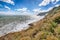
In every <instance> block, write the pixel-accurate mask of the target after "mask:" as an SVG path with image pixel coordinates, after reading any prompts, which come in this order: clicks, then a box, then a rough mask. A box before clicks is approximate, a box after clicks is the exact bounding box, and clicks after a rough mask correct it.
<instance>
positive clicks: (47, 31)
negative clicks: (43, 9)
mask: <svg viewBox="0 0 60 40" xmlns="http://www.w3.org/2000/svg"><path fill="white" fill-rule="evenodd" d="M29 26H30V27H29V28H28V29H27V30H22V31H20V32H15V33H9V34H7V35H5V36H2V37H0V40H60V7H57V8H54V9H52V10H51V11H49V12H48V15H47V16H45V18H43V19H41V20H40V21H37V22H34V23H31V24H29Z"/></svg>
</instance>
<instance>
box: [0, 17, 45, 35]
mask: <svg viewBox="0 0 60 40" xmlns="http://www.w3.org/2000/svg"><path fill="white" fill-rule="evenodd" d="M32 17H33V16H32ZM42 18H44V16H34V17H33V19H29V20H26V21H24V22H21V23H19V22H17V21H14V22H11V23H9V24H6V25H4V26H3V27H2V28H0V36H3V35H6V34H8V33H12V32H18V31H21V30H25V29H27V28H29V25H28V24H30V23H32V22H35V21H38V20H40V19H42Z"/></svg>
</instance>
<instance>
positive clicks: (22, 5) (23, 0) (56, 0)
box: [0, 0, 60, 15]
mask: <svg viewBox="0 0 60 40" xmlns="http://www.w3.org/2000/svg"><path fill="white" fill-rule="evenodd" d="M59 5H60V0H0V15H2V14H3V15H21V14H23V15H24V14H25V15H27V14H33V15H37V14H38V13H40V12H46V11H49V10H51V9H52V8H53V7H57V6H59Z"/></svg>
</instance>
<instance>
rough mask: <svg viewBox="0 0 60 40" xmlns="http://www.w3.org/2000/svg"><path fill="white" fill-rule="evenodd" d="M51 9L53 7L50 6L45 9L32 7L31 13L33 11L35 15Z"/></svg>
mask: <svg viewBox="0 0 60 40" xmlns="http://www.w3.org/2000/svg"><path fill="white" fill-rule="evenodd" d="M52 9H53V7H50V8H48V9H47V10H41V8H37V9H33V13H34V14H35V15H37V14H39V13H42V12H48V11H50V10H52Z"/></svg>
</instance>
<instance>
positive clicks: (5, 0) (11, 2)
mask: <svg viewBox="0 0 60 40" xmlns="http://www.w3.org/2000/svg"><path fill="white" fill-rule="evenodd" d="M0 1H3V2H7V3H10V4H12V5H14V2H13V1H12V0H0Z"/></svg>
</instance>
